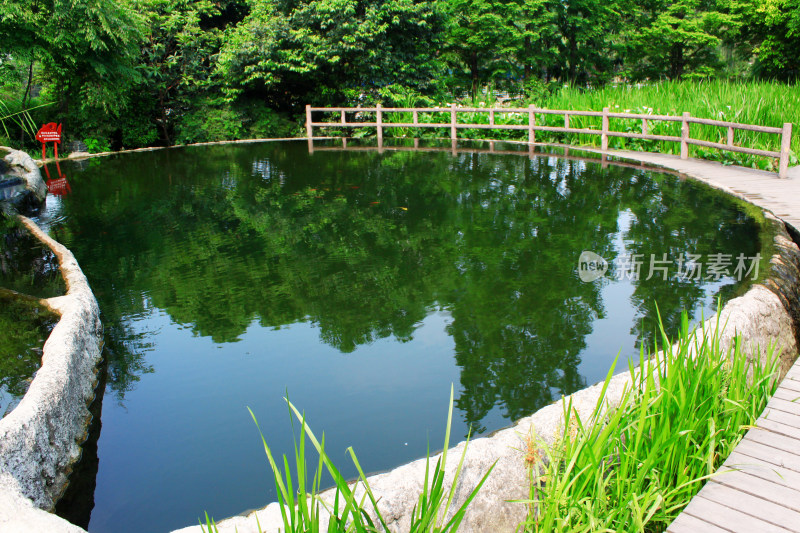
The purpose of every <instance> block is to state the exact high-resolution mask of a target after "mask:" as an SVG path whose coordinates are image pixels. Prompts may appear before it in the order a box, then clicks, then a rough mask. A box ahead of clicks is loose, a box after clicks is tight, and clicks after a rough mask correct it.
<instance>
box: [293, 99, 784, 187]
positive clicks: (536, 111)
mask: <svg viewBox="0 0 800 533" xmlns="http://www.w3.org/2000/svg"><path fill="white" fill-rule="evenodd" d="M314 112H325V113H340V120H338V121H335V122H314V121H313V120H312V113H314ZM348 113H350V114H358V115H359V116H358V117H356V116H353V119H354V120H352V121H348V120H347V119H348V117H347V114H348ZM365 113H366V114H373V113H374V114H375V121H374V122H366V121H363V122H362V121H360V120H356V119H360V118H362V117H363V114H365ZM384 113H411V114H412V115H411V116H412V120H411V122H384V120H383V119H384ZM420 113H447V114H448V115H449V119H450V120H449V121H448V122H420V121H419V115H420ZM458 113H488V115H489V123H488V124H466V123H460V122H458ZM510 113H516V114H520V115H522V116H526V117H527V122H526V123H524V124H497V123H496V121H495V118H496V116H497V115H499V114H500V115H502V114H510ZM536 115H562V116H563V117H564V126H563V127H560V126H544V125H539V124H536ZM570 117H601V119H602V120H601V128H600V129H599V130H598V129H595V128H571V127H570ZM612 118H616V119H628V120H640V121H641V131H642V132H641V133H633V132H626V131H613V130H611V129H610V128H609V119H612ZM651 121H660V122H680V124H681V135H680V136H674V135H654V134H650V133H648V131H649V126H650V122H651ZM690 124H703V125H708V126H717V127H721V128H727V132H726V133H727V138H726V142H725V143H718V142H711V141H703V140H700V139H692V137H691V135H690V130H689V125H690ZM325 127H336V128H342V127H346V128H362V127H372V128H376V129H377V134H378V143H379V144H383V130H384V128H443V129H449V130H450V139H452V140H456V138H457V131H458V130H459V129H494V130H524V131H527V132H528V142H530V143H535V142H536V132H537V131H551V132H559V133H576V134H582V135H600V147H601V149H602V150H608V138H609V137H624V138H627V139H644V140H651V141H668V142H677V143H680V145H681V159H687V158H688V157H689V145H690V144H692V145H695V146H703V147H706V148H716V149H718V150H726V151H729V152H739V153H743V154H751V155H758V156H763V157H773V158H777V159H778V160H779V165H778V177H780V178H786V177H787V174H788V170H789V147H790V143H791V137H792V124H791V123H788V122H787V123H785V124H784V125H783V127H782V128H773V127H768V126H756V125H752V124H739V123H737V122H725V121H721V120H710V119H704V118H697V117H693V116H691V115H690V114H689V113H683V115H682V116H680V117H678V116H671V115H644V114H637V113H611V112H610V111H609V108H607V107H605V108H603V111H602V112H601V111H573V110H557V109H540V108H537V107H534V106H528V107H503V108H483V107H456V106H455V105H453V106H450V107H382V106H381V105H380V104H378V105H377V106H375V107H311V106H310V105H307V106H306V136H307V137H308V138H309V139H312V138H313V137H314V135H313V133H314V128H325ZM735 130H745V131H755V132H759V133H769V134H774V135H780V136H781V149H780V151H777V152H773V151H769V150H758V149H755V148H747V147H744V146H736V145H735V144H734V132H735Z"/></svg>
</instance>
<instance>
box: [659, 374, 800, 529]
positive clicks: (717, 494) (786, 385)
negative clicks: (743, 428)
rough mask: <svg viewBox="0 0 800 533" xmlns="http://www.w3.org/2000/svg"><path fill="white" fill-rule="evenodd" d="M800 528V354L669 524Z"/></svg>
mask: <svg viewBox="0 0 800 533" xmlns="http://www.w3.org/2000/svg"><path fill="white" fill-rule="evenodd" d="M703 531H709V532H716V531H721V532H742V533H745V532H747V533H760V532H773V531H774V532H780V533H785V532H787V531H795V532H800V360H798V361H797V362H795V364H794V366H792V368H791V369H790V370H789V373H788V374H787V375H786V377H785V378H784V380H783V382H782V383H781V385H780V387H779V388H778V391H777V392H776V393H775V396H773V397H772V399H771V400H770V401H769V403H768V404H767V407H766V409H765V410H764V412H763V413H762V415H761V417H760V418H759V419H758V421H757V422H756V424H755V427H753V428H752V429H750V430H749V431H748V432H747V434H746V435H745V437H744V439H743V440H742V442H741V443H739V445H738V446H737V447H736V449H735V450H734V451H733V453H732V454H731V455H730V457H728V460H727V461H725V463H724V464H723V465H722V467H721V468H720V469H719V470H718V472H717V474H716V475H715V476H714V477H713V478H711V479H710V480H709V481H708V482H707V483H706V485H705V486H704V487H703V488H702V490H700V492H699V493H698V494H697V496H695V497H694V498H693V499H692V501H691V502H689V505H688V506H687V507H686V509H684V511H683V513H681V515H680V516H678V518H677V519H675V521H674V522H673V523H672V524H671V525H670V526H669V528H668V529H667V532H668V533H687V532H703Z"/></svg>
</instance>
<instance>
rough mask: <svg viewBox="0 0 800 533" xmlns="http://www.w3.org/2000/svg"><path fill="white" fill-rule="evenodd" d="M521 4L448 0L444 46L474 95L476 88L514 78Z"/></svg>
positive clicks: (499, 1)
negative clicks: (499, 80) (504, 78)
mask: <svg viewBox="0 0 800 533" xmlns="http://www.w3.org/2000/svg"><path fill="white" fill-rule="evenodd" d="M519 10H520V6H519V5H518V4H517V3H516V2H513V1H503V0H449V1H448V11H449V25H448V36H447V43H448V45H447V49H448V53H449V55H450V56H451V59H452V64H453V67H454V68H455V69H464V70H466V72H467V73H468V76H466V77H465V76H463V75H458V74H456V76H455V79H458V78H462V79H464V78H466V79H467V80H469V81H468V84H469V86H470V92H471V94H472V96H473V98H474V97H476V96H477V94H478V88H479V87H480V86H481V85H483V84H485V83H487V82H489V81H490V80H496V79H498V78H500V79H502V78H503V77H508V76H510V77H514V76H515V75H518V72H515V67H516V64H517V63H516V53H517V51H518V45H519V44H520V43H519V37H520V36H521V35H520V33H519V31H518V29H517V27H516V25H515V21H516V20H517V19H518V14H519Z"/></svg>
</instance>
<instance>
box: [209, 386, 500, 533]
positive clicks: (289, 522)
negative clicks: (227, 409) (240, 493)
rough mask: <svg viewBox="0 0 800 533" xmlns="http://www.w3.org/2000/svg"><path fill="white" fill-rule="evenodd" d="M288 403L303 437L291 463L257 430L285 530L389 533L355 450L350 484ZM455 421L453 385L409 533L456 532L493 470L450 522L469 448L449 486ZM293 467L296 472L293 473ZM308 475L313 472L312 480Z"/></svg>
mask: <svg viewBox="0 0 800 533" xmlns="http://www.w3.org/2000/svg"><path fill="white" fill-rule="evenodd" d="M286 401H287V403H288V404H289V409H290V411H291V412H292V414H293V415H294V417H296V418H297V420H298V421H299V422H300V438H299V440H298V439H295V446H294V458H293V461H290V460H289V458H288V457H287V456H286V455H284V456H283V457H282V459H281V460H280V461H276V458H275V457H274V456H273V454H272V450H271V449H270V447H269V445H268V444H267V441H266V439H265V438H264V434H263V433H261V428H260V427H259V432H260V433H261V440H262V442H263V444H264V450H265V452H266V454H267V460H268V461H269V465H270V468H271V469H272V473H273V477H274V481H275V488H276V491H277V494H278V503H279V505H280V508H281V517H282V521H283V531H284V532H286V533H290V532H291V533H319V532H320V531H328V532H354V533H372V532H386V531H389V527H388V525H387V524H386V521H385V520H384V518H383V516H382V515H381V513H380V510H379V509H378V501H377V499H376V497H375V495H374V494H373V492H372V489H371V488H370V486H369V481H368V480H367V477H366V475H365V474H364V471H363V469H362V468H361V465H360V464H359V462H358V458H357V457H356V454H355V452H354V451H353V448H352V447H351V448H348V449H347V452H348V453H349V454H350V458H351V460H352V461H353V464H354V465H355V467H356V470H357V471H358V479H357V480H356V481H355V482H350V483H348V481H347V480H346V479H345V478H344V476H342V474H341V473H340V472H339V470H338V469H337V468H336V466H335V465H334V464H333V461H331V459H330V457H329V456H328V454H327V453H326V452H325V434H324V433H323V435H322V438H321V439H317V437H316V435H315V434H314V432H313V431H311V428H310V427H308V425H307V424H306V419H305V415H304V414H303V413H301V412H300V411H299V410H298V409H297V408H296V407H295V406H294V405H293V404H292V403H291V402H289V400H288V398H287V400H286ZM250 414H251V416H252V417H253V420H254V421H255V423H256V426H258V420H256V417H255V415H254V414H253V412H252V411H250ZM452 420H453V387H452V385H451V387H450V408H449V410H448V413H447V426H446V430H445V437H444V448H443V451H442V454H441V455H440V456H439V458H438V459H437V461H436V464H435V466H432V465H431V460H430V454H428V459H427V461H426V464H425V479H424V483H423V489H422V493H421V494H420V495H419V498H418V499H417V504H416V505H415V506H414V509H413V510H412V513H411V526H410V528H409V532H410V533H450V532H455V531H457V530H458V527H459V525H460V524H461V521H462V520H463V518H464V514H465V513H466V510H467V507H468V506H469V504H470V503H471V502H472V500H473V499H474V498H475V496H476V495H477V494H478V491H479V490H480V488H481V487H482V486H483V483H484V482H485V481H486V479H487V478H488V477H489V474H491V472H492V469H493V468H494V465H492V466H491V467H490V468H489V470H488V471H487V472H486V474H484V476H483V477H482V478H481V480H480V482H479V483H478V484H477V485H476V486H475V488H474V489H473V490H472V492H471V493H470V494H469V496H467V498H466V500H465V501H464V502H463V503H462V504H461V505H460V506H459V507H458V508H456V509H455V510H454V511H453V513H452V516H451V517H450V518H449V519H446V517H447V515H448V513H449V512H450V511H451V508H452V507H453V499H454V497H455V492H456V487H457V481H458V478H459V476H460V474H461V469H462V467H463V464H464V458H465V456H466V453H467V446H464V451H463V453H462V454H461V458H460V460H459V463H458V467H457V468H456V471H455V475H454V477H453V482H452V484H451V486H450V487H449V488H447V487H446V486H445V483H444V479H445V466H446V464H447V451H448V447H449V444H450V427H451V423H452ZM306 438H307V439H308V440H309V442H311V444H312V446H313V448H314V449H315V450H316V452H317V454H318V461H317V464H316V469H315V470H314V471H313V473H312V472H311V471H310V469H309V465H308V463H307V462H306ZM291 463H294V465H293V466H292V464H291ZM293 469H294V472H293V471H292V470H293ZM323 472H327V473H328V474H329V475H330V476H331V478H332V479H333V481H334V486H335V489H336V490H335V492H334V499H333V502H332V503H331V502H329V501H326V500H324V499H322V498H320V492H321V483H322V476H323ZM309 474H311V478H310V480H309ZM359 486H360V487H361V489H362V490H361V491H359V490H358V489H359ZM358 492H361V493H362V496H361V497H358V496H357V493H358ZM325 517H330V519H329V520H328V521H327V528H325V529H323V528H324V527H325V521H326V518H325ZM373 517H375V519H373ZM257 525H258V530H259V531H261V525H260V524H257ZM201 526H202V523H201ZM203 529H204V531H208V532H209V533H211V532H216V531H217V527H216V524H215V522H214V520H213V519H212V518H210V517H209V516H208V514H206V516H205V526H204V527H203Z"/></svg>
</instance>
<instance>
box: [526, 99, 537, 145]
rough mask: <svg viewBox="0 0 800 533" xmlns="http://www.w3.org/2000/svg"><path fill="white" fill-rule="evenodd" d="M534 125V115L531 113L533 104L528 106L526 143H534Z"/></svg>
mask: <svg viewBox="0 0 800 533" xmlns="http://www.w3.org/2000/svg"><path fill="white" fill-rule="evenodd" d="M535 125H536V115H535V114H534V112H533V104H530V105H529V106H528V143H529V144H533V143H535V142H536V130H534V129H533V127H534V126H535Z"/></svg>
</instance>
